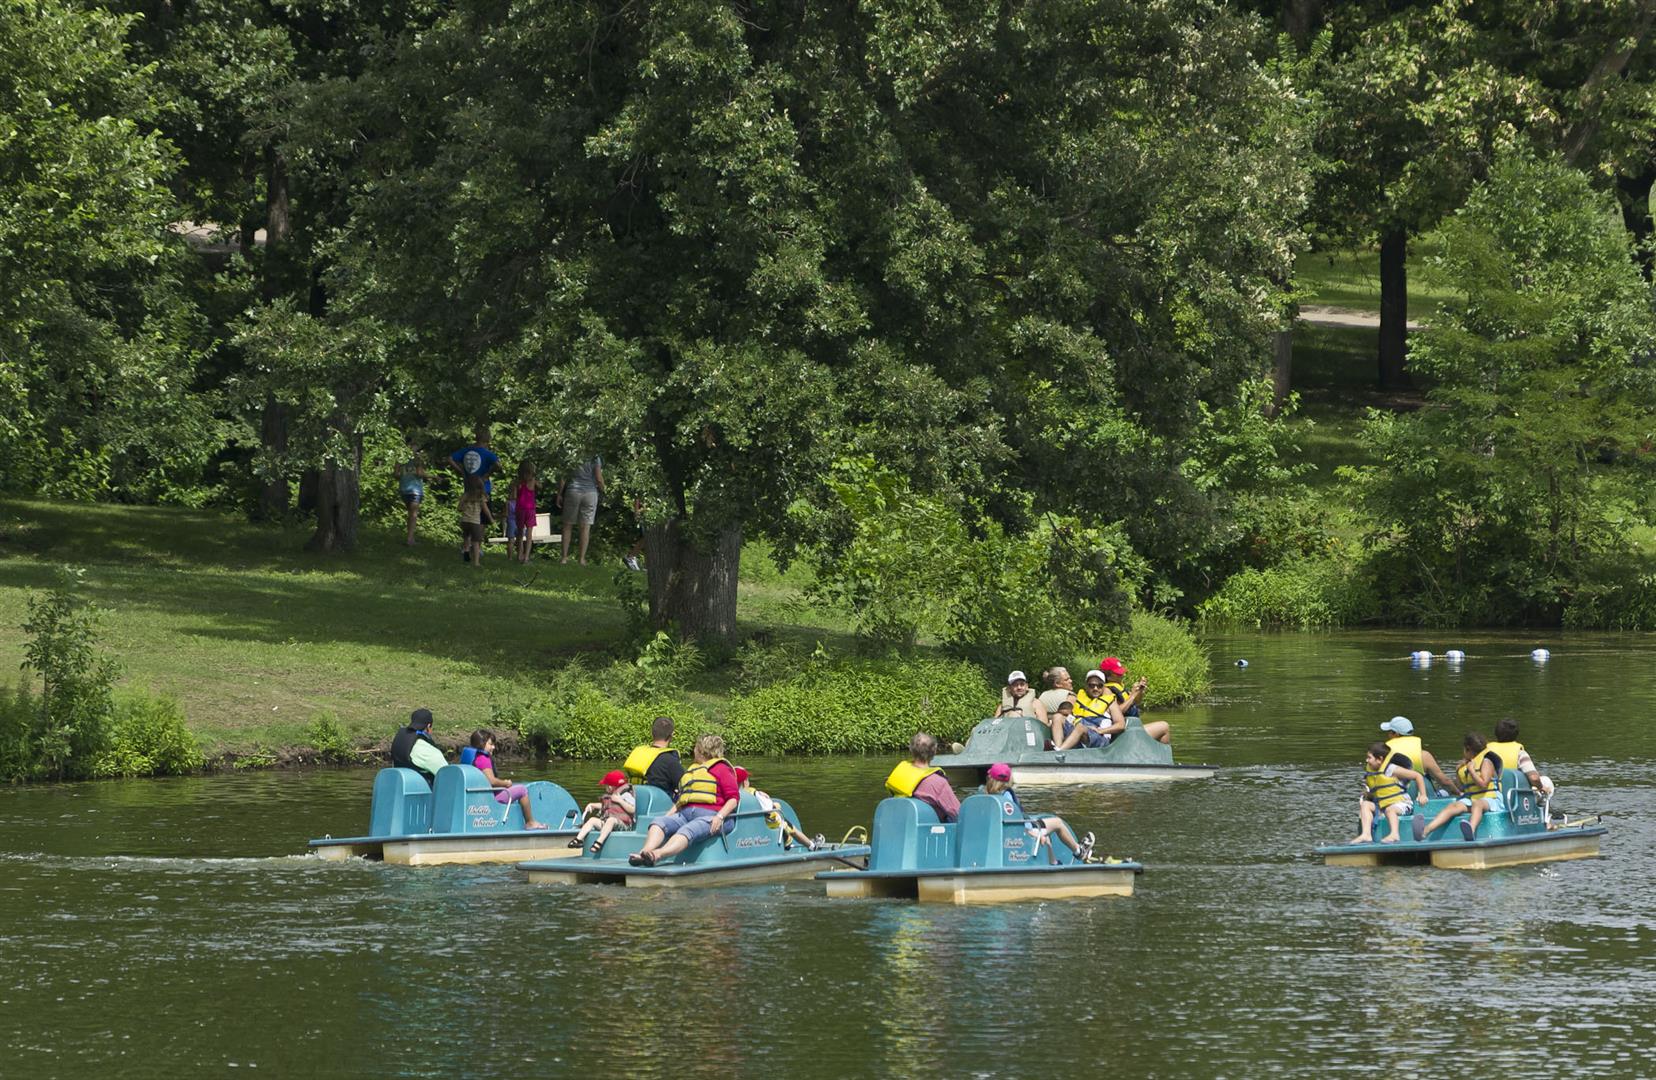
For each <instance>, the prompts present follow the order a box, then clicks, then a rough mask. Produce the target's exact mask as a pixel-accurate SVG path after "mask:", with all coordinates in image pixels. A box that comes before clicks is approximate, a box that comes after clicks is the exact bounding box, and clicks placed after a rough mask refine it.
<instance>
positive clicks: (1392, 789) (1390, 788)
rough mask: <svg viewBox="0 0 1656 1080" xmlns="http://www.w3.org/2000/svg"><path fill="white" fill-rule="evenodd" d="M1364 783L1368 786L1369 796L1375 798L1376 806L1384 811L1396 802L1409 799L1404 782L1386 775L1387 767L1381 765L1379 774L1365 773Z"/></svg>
mask: <svg viewBox="0 0 1656 1080" xmlns="http://www.w3.org/2000/svg"><path fill="white" fill-rule="evenodd" d="M1363 783H1365V784H1367V785H1368V791H1369V794H1370V795H1372V796H1373V797H1374V805H1375V806H1377V807H1379V808H1380V809H1382V810H1384V809H1385V808H1386V807H1388V806H1390V805H1392V804H1393V803H1396V802H1402V801H1404V800H1406V799H1408V797H1409V793H1408V792H1407V791H1406V790H1404V788H1403V782H1402V781H1401V780H1399V779H1398V778H1397V777H1395V776H1387V775H1386V766H1385V765H1381V766H1380V771H1379V772H1366V771H1365V772H1364V773H1363Z"/></svg>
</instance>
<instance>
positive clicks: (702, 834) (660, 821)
mask: <svg viewBox="0 0 1656 1080" xmlns="http://www.w3.org/2000/svg"><path fill="white" fill-rule="evenodd" d="M712 822H713V808H712V807H711V806H686V807H685V808H684V809H683V810H677V811H674V812H673V813H671V814H662V815H661V816H660V817H658V818H656V819H655V820H654V821H652V822H650V825H651V826H652V827H654V828H659V829H660V830H661V831H662V833H663V834H664V835H666V836H677V835H678V834H679V833H683V834H684V837H685V839H687V840H689V841H690V842H691V843H692V844H694V843H695V842H696V841H697V840H701V839H704V838H706V837H708V836H711V835H713V824H712ZM735 825H736V823H735V822H734V821H731V820H730V819H729V818H726V819H725V824H724V831H725V832H729V831H730V830H731V829H732V828H734V827H735Z"/></svg>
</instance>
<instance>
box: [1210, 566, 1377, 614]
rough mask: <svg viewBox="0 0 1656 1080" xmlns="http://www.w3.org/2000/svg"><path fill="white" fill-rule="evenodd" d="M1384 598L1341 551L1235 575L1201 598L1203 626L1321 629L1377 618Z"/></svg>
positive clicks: (1249, 569) (1360, 568) (1360, 567)
mask: <svg viewBox="0 0 1656 1080" xmlns="http://www.w3.org/2000/svg"><path fill="white" fill-rule="evenodd" d="M1379 612H1380V600H1379V597H1378V596H1377V595H1376V594H1375V591H1374V587H1373V583H1372V582H1371V581H1370V580H1369V579H1368V577H1367V574H1366V572H1365V568H1364V567H1363V565H1362V564H1361V563H1360V562H1357V561H1354V560H1352V559H1351V558H1348V557H1345V556H1341V555H1323V556H1302V557H1296V558H1289V559H1286V560H1284V561H1282V562H1280V563H1276V564H1274V565H1271V566H1267V567H1264V568H1256V567H1249V568H1248V569H1246V570H1242V571H1240V572H1239V573H1236V574H1233V575H1232V576H1231V577H1230V578H1229V579H1228V580H1226V582H1225V584H1224V585H1223V586H1222V587H1221V588H1220V589H1219V591H1218V592H1216V593H1214V594H1213V595H1212V596H1210V597H1208V598H1207V599H1206V600H1204V601H1202V603H1201V605H1200V606H1199V607H1198V608H1197V617H1198V618H1200V619H1201V621H1202V624H1203V625H1204V626H1213V627H1252V628H1254V629H1273V628H1279V627H1285V628H1291V629H1297V630H1312V629H1316V630H1322V629H1332V628H1335V627H1341V626H1355V625H1357V624H1358V623H1362V622H1366V621H1369V620H1372V619H1375V618H1377V617H1378V615H1379Z"/></svg>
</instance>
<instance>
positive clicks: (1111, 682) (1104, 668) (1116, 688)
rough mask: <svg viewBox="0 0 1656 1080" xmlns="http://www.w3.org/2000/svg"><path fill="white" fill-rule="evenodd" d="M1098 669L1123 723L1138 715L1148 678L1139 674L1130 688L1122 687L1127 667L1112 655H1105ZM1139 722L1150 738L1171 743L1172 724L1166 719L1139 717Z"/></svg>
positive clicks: (1148, 683)
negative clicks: (1116, 705)
mask: <svg viewBox="0 0 1656 1080" xmlns="http://www.w3.org/2000/svg"><path fill="white" fill-rule="evenodd" d="M1098 670H1099V671H1100V672H1102V673H1103V674H1104V676H1105V679H1104V690H1105V692H1106V693H1107V694H1109V695H1110V696H1112V697H1114V698H1115V700H1116V704H1118V705H1119V706H1120V713H1121V718H1122V721H1123V723H1125V721H1126V719H1127V717H1129V716H1132V717H1138V716H1139V702H1140V701H1141V700H1143V698H1144V691H1145V688H1146V687H1148V686H1149V685H1150V680H1148V679H1146V678H1144V677H1143V676H1142V675H1141V676H1139V680H1138V682H1135V683H1134V684H1133V688H1132V689H1131V690H1124V689H1122V684H1123V683H1124V682H1125V681H1126V679H1127V668H1126V666H1125V665H1124V664H1122V662H1121V660H1120V659H1119V658H1118V657H1114V656H1106V657H1105V658H1104V659H1103V660H1101V661H1100V662H1099V664H1098ZM1139 724H1140V726H1142V727H1143V728H1144V733H1145V734H1146V735H1148V736H1150V737H1151V738H1152V739H1155V740H1156V741H1157V742H1159V743H1167V744H1169V745H1171V744H1172V742H1173V726H1172V725H1171V724H1169V723H1168V722H1167V721H1166V720H1144V719H1142V718H1141V719H1140V720H1139Z"/></svg>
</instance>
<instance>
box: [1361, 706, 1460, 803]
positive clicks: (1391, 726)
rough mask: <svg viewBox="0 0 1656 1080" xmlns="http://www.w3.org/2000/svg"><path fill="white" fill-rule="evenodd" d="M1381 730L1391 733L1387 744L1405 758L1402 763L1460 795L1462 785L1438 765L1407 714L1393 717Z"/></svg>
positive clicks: (1445, 789)
mask: <svg viewBox="0 0 1656 1080" xmlns="http://www.w3.org/2000/svg"><path fill="white" fill-rule="evenodd" d="M1380 730H1381V731H1386V732H1390V733H1391V734H1390V736H1389V737H1388V738H1387V739H1386V746H1388V747H1389V748H1390V749H1391V751H1392V753H1394V754H1396V755H1398V756H1399V757H1401V758H1403V759H1404V760H1403V761H1402V764H1404V765H1407V766H1408V767H1409V768H1411V769H1413V770H1414V771H1415V772H1423V773H1425V774H1426V775H1427V776H1430V777H1431V778H1432V782H1433V783H1435V784H1437V786H1438V790H1440V791H1447V792H1449V793H1450V794H1451V795H1456V796H1458V795H1460V793H1461V789H1460V785H1459V784H1457V783H1456V782H1455V781H1454V780H1452V779H1450V777H1449V776H1448V775H1447V774H1446V773H1445V772H1444V771H1443V769H1441V768H1440V767H1439V766H1438V761H1437V758H1435V757H1433V756H1432V752H1431V751H1430V750H1428V749H1426V748H1425V747H1424V746H1422V745H1421V744H1420V737H1419V736H1417V735H1416V734H1415V733H1414V723H1413V722H1412V721H1410V719H1409V718H1408V717H1407V716H1394V717H1392V718H1391V719H1390V720H1387V721H1386V722H1385V723H1384V724H1381V725H1380Z"/></svg>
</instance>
